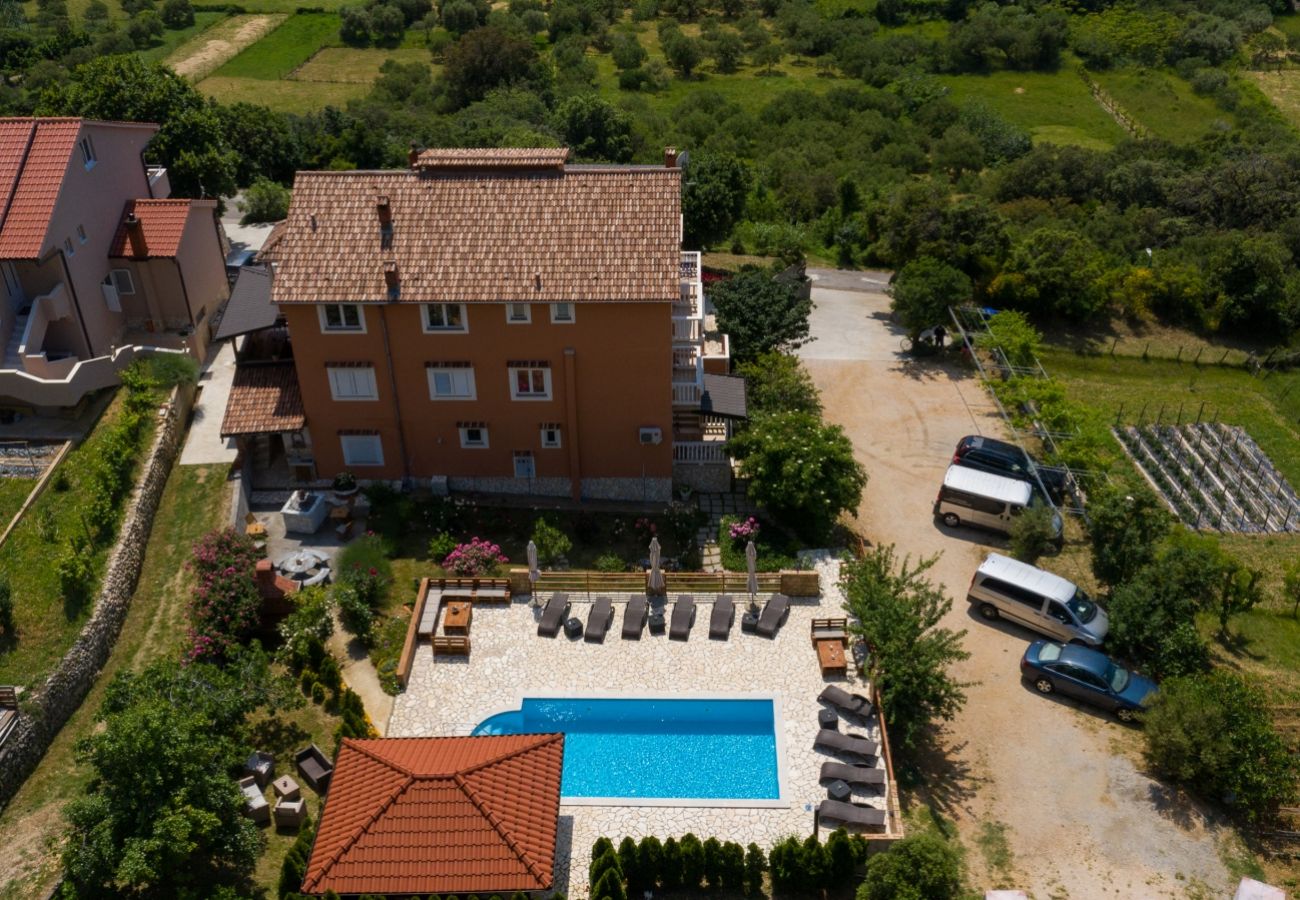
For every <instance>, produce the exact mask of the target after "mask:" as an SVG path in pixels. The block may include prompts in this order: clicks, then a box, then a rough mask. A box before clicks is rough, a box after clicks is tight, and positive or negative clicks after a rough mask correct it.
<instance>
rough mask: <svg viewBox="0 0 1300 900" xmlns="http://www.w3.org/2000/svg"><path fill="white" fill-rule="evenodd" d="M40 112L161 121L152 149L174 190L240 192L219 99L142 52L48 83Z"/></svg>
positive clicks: (186, 194)
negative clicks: (150, 60)
mask: <svg viewBox="0 0 1300 900" xmlns="http://www.w3.org/2000/svg"><path fill="white" fill-rule="evenodd" d="M36 114H37V115H42V116H58V115H64V116H84V117H86V118H88V119H108V120H112V121H129V122H157V123H158V124H159V125H160V126H161V127H160V129H159V131H158V134H157V136H156V137H155V138H154V139H153V141H152V142H150V144H149V155H150V159H156V160H157V161H158V162H160V163H161V164H163V165H165V166H166V167H167V174H168V178H169V179H170V181H171V186H172V193H173V194H175V195H176V196H178V197H216V196H223V195H229V194H233V193H234V192H235V177H234V175H235V170H236V166H237V165H238V159H239V155H238V153H236V152H235V150H234V149H233V148H232V147H231V146H230V144H229V143H228V140H227V137H226V133H225V130H224V129H223V127H222V122H221V118H220V116H219V114H218V111H217V107H216V105H215V104H214V103H212V102H211V101H209V100H207V99H206V98H204V97H203V95H202V94H200V93H199V92H198V91H197V90H196V89H195V88H194V86H193V85H191V84H190V83H189V82H188V81H186V80H185V79H184V78H181V77H180V76H179V75H177V74H176V73H174V72H172V71H171V70H170V69H168V68H166V67H165V66H162V65H159V64H156V63H153V64H150V63H145V62H144V61H143V60H142V59H140V58H139V57H138V56H108V57H103V58H99V59H95V60H92V61H91V62H88V63H86V64H85V65H82V66H78V67H77V68H76V70H75V71H73V73H72V77H71V79H69V81H68V83H67V84H65V85H62V86H59V87H55V88H51V89H50V90H48V91H47V92H46V93H45V94H44V95H43V96H42V97H41V101H40V103H39V104H38V105H37V109H36Z"/></svg>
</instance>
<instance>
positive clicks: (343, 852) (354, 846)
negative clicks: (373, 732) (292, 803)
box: [302, 734, 564, 895]
mask: <svg viewBox="0 0 1300 900" xmlns="http://www.w3.org/2000/svg"><path fill="white" fill-rule="evenodd" d="M563 759H564V735H562V734H523V735H491V736H482V737H432V738H384V739H379V740H352V739H349V740H345V741H344V742H343V746H342V748H341V749H340V750H339V756H338V760H337V762H336V764H335V767H334V775H333V777H332V779H331V782H330V792H329V798H328V800H327V802H326V804H325V810H324V812H323V813H322V816H321V823H320V829H319V830H318V831H317V834H316V842H315V845H314V846H313V847H312V854H311V859H310V860H309V861H308V863H307V874H306V878H305V880H304V882H303V888H302V889H303V892H304V893H313V894H316V893H324V892H325V891H327V890H333V891H336V892H338V893H340V894H363V893H375V894H390V895H391V894H425V893H439V894H444V893H462V894H463V893H470V892H480V893H487V892H497V893H502V894H504V893H505V892H506V891H516V890H520V891H535V890H545V889H547V888H549V887H550V886H551V882H552V878H553V870H554V865H555V838H556V828H557V819H558V816H559V810H560V778H561V772H562V768H563Z"/></svg>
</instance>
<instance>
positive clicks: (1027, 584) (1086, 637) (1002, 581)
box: [966, 553, 1110, 647]
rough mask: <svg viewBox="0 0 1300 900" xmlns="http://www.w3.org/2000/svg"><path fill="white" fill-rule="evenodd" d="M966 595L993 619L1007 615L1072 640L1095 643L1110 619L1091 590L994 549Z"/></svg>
mask: <svg viewBox="0 0 1300 900" xmlns="http://www.w3.org/2000/svg"><path fill="white" fill-rule="evenodd" d="M966 599H967V601H969V602H970V603H973V604H975V605H976V607H977V608H978V611H979V614H980V615H981V616H983V617H984V618H985V619H988V620H989V621H993V620H994V619H1000V618H1005V619H1009V620H1011V621H1013V622H1016V623H1018V624H1020V625H1024V626H1025V627H1026V628H1031V629H1033V630H1034V631H1037V632H1038V633H1039V634H1045V635H1047V636H1048V637H1050V638H1055V639H1056V640H1058V641H1064V642H1065V643H1067V644H1086V645H1087V646H1089V647H1096V646H1098V645H1100V644H1101V642H1102V641H1104V640H1105V639H1106V634H1107V633H1108V632H1109V631H1110V620H1109V619H1108V618H1107V616H1106V611H1105V610H1104V609H1102V608H1101V607H1100V606H1099V605H1098V604H1097V602H1096V601H1095V600H1093V599H1092V598H1091V597H1089V596H1088V594H1087V592H1086V591H1084V590H1083V589H1082V588H1081V587H1079V586H1078V585H1076V584H1075V583H1074V582H1073V581H1068V580H1066V579H1064V578H1062V577H1061V576H1060V575H1054V574H1052V573H1051V572H1048V571H1046V570H1044V569H1040V568H1038V567H1037V566H1031V565H1029V564H1028V563H1022V562H1021V561H1020V560H1018V559H1012V558H1011V557H1009V556H1003V555H1002V554H1000V553H990V554H989V555H988V557H987V558H986V559H985V560H984V562H982V563H980V567H979V568H978V569H976V570H975V574H974V575H972V576H971V580H970V587H969V588H967V589H966Z"/></svg>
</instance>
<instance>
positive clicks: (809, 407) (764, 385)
mask: <svg viewBox="0 0 1300 900" xmlns="http://www.w3.org/2000/svg"><path fill="white" fill-rule="evenodd" d="M736 374H737V375H739V376H740V377H742V378H744V379H745V395H746V398H745V399H746V401H747V404H748V408H749V414H750V416H751V417H753V416H758V415H761V414H763V413H780V412H806V413H811V414H812V415H815V416H820V415H821V411H822V402H821V397H820V396H819V395H818V393H817V385H815V384H813V380H812V376H811V375H809V374H808V370H807V369H805V368H804V367H803V364H802V363H800V362H799V358H798V357H796V356H791V355H790V354H788V353H781V352H779V351H776V350H772V351H769V352H767V353H762V354H760V355H758V356H756V357H755V358H754V359H753V360H752V361H750V362H744V363H740V364H739V365H737V366H736Z"/></svg>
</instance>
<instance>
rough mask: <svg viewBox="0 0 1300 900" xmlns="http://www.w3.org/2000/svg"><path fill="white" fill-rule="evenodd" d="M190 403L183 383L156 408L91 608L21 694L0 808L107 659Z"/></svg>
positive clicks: (6, 752) (2, 769) (0, 765)
mask: <svg viewBox="0 0 1300 900" xmlns="http://www.w3.org/2000/svg"><path fill="white" fill-rule="evenodd" d="M193 402H194V388H193V386H186V387H183V388H177V389H176V390H175V391H173V392H172V395H171V397H170V398H169V399H168V401H167V403H166V405H165V406H163V407H162V408H161V409H160V411H159V413H158V430H157V433H156V434H155V436H154V442H153V445H152V446H151V447H150V449H149V455H148V457H147V458H146V459H145V462H144V465H143V467H142V469H141V473H140V479H139V481H138V482H137V483H136V487H135V490H134V492H133V493H132V495H131V499H130V501H129V505H128V506H127V511H126V515H125V516H124V517H123V519H122V527H121V529H120V531H119V532H118V537H117V543H116V545H114V547H113V552H112V554H111V555H110V556H109V559H108V565H107V566H106V567H105V569H104V580H103V582H102V584H101V585H100V593H99V597H98V598H97V600H96V602H95V610H94V612H93V613H91V615H90V619H89V620H88V621H87V622H86V624H85V625H84V626H83V627H82V629H81V634H80V635H78V637H77V640H76V642H75V643H74V644H73V645H72V648H71V649H69V650H68V652H67V654H65V655H64V657H63V659H62V660H61V661H60V662H59V665H58V667H57V668H55V670H54V671H53V672H52V673H51V674H50V676H49V677H48V678H46V680H45V683H44V684H43V685H41V686H40V687H39V688H37V689H36V690H34V691H32V692H31V693H30V694H29V695H26V696H24V697H23V698H22V701H21V703H20V706H21V710H22V713H21V716H20V718H19V720H18V724H17V726H16V727H15V728H14V730H13V732H12V733H11V734H10V735H9V739H8V740H7V741H5V744H4V746H3V747H0V809H3V808H4V807H5V806H6V805H8V803H9V801H10V800H11V799H13V796H14V794H15V793H17V791H18V788H19V787H21V786H22V783H23V782H24V781H25V780H26V779H27V776H28V775H30V774H31V773H32V771H33V770H34V769H35V768H36V766H37V764H38V763H39V762H40V761H41V757H43V756H44V755H45V751H46V749H47V748H48V747H49V745H50V742H51V741H53V740H54V737H55V736H56V735H57V734H58V733H59V729H60V728H62V727H63V725H64V723H65V722H67V721H68V719H69V718H70V717H71V716H72V714H73V713H74V712H76V711H77V708H78V707H79V706H81V702H82V701H83V700H84V699H85V697H86V694H87V693H88V692H89V691H90V688H91V686H92V685H94V683H95V679H96V677H98V675H99V671H100V669H102V668H103V666H104V663H106V662H107V661H108V657H109V654H110V653H111V652H112V650H113V644H114V643H116V641H117V636H118V634H119V633H121V631H122V623H123V622H125V621H126V614H127V611H128V610H129V609H130V607H131V598H132V596H133V595H134V594H135V588H136V583H137V582H138V581H139V579H140V568H141V566H142V565H143V564H144V553H145V547H146V545H147V544H148V543H149V532H150V530H151V529H152V527H153V517H154V513H155V512H157V510H158V501H159V500H160V499H161V498H162V493H163V488H164V487H165V486H166V484H167V475H168V474H169V473H170V472H171V467H172V462H173V461H174V460H175V458H176V453H177V450H178V449H179V447H180V438H181V435H182V433H183V432H184V430H185V421H186V419H187V418H188V416H189V411H190V407H191V405H192V404H193Z"/></svg>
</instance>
